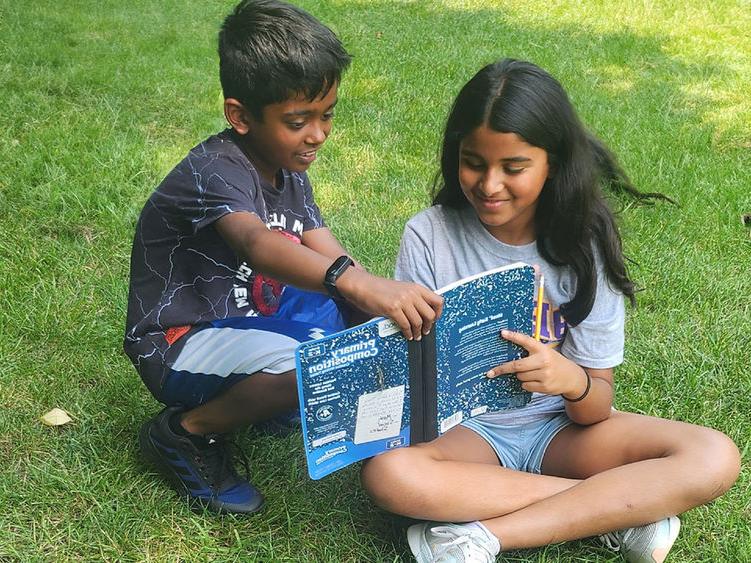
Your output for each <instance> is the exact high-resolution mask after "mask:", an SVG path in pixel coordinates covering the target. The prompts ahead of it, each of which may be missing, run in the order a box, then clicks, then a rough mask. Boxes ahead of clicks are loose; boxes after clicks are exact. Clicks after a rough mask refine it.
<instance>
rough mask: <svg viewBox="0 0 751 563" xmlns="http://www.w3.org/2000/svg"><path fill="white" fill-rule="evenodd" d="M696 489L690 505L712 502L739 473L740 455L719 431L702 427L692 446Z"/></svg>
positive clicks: (731, 442) (735, 447)
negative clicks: (692, 502)
mask: <svg viewBox="0 0 751 563" xmlns="http://www.w3.org/2000/svg"><path fill="white" fill-rule="evenodd" d="M694 446H695V447H694V448H693V451H694V459H695V462H694V467H693V468H692V470H693V472H694V474H695V476H696V483H697V485H696V487H695V489H694V494H695V496H696V498H694V499H693V501H694V504H696V505H699V504H704V503H707V502H709V501H711V500H714V499H716V498H717V497H719V496H720V495H722V494H723V493H725V491H727V490H728V489H729V488H730V487H732V486H733V483H735V481H736V479H737V478H738V475H739V474H740V470H741V455H740V452H739V451H738V447H737V446H736V445H735V443H734V442H733V441H732V440H731V439H730V438H729V437H728V436H726V435H725V434H723V433H722V432H718V431H717V430H712V429H710V428H703V429H702V432H701V434H700V436H698V437H697V441H696V443H695V444H694Z"/></svg>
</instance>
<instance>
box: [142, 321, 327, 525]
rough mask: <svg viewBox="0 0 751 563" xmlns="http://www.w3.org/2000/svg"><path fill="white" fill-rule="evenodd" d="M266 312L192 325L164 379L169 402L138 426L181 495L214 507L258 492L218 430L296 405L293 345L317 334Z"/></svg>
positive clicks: (223, 508)
mask: <svg viewBox="0 0 751 563" xmlns="http://www.w3.org/2000/svg"><path fill="white" fill-rule="evenodd" d="M320 332H321V329H319V328H318V327H315V326H313V325H310V324H307V323H300V322H294V321H289V320H280V319H269V318H237V319H225V320H223V321H215V322H213V323H210V324H209V325H207V326H206V327H202V328H201V329H199V330H196V331H194V332H193V333H191V334H190V335H189V336H186V340H185V341H184V342H183V343H181V344H182V348H181V349H180V351H179V354H177V357H176V358H175V359H174V361H173V362H172V363H171V368H170V369H169V373H168V375H167V377H166V378H164V379H163V380H162V382H161V383H162V385H161V388H160V389H159V391H160V395H159V396H158V398H159V399H160V400H161V401H162V402H164V403H166V404H168V405H174V406H171V407H168V408H167V409H165V410H163V411H162V412H161V413H159V414H158V415H157V416H156V417H154V418H153V419H152V420H151V421H149V422H147V423H146V424H145V425H144V427H143V428H142V430H141V434H140V442H141V448H142V450H143V451H144V452H145V454H146V456H147V457H148V458H150V459H151V460H152V461H153V462H154V463H155V465H157V466H158V467H159V468H160V470H162V471H163V472H164V473H165V474H166V475H167V476H168V477H169V478H170V479H171V480H172V481H173V482H174V483H175V485H176V488H177V489H178V491H179V492H181V493H182V494H184V495H186V496H188V497H189V498H191V499H192V500H193V501H195V502H198V503H200V504H201V505H203V506H207V507H209V508H211V509H213V510H217V511H220V512H232V513H250V512H254V511H256V510H258V509H259V508H260V507H261V504H262V502H263V497H262V495H261V494H260V492H259V491H258V490H257V489H256V488H255V487H254V486H253V485H252V484H251V483H250V482H248V481H247V480H246V479H243V478H242V477H240V476H239V475H237V473H236V472H235V470H234V467H233V464H232V459H231V452H230V450H229V447H228V445H227V444H226V441H225V440H224V438H223V437H222V435H223V434H225V433H227V432H229V431H232V430H235V429H238V428H240V427H243V426H246V425H247V424H250V423H254V422H259V421H262V420H267V419H269V418H271V417H274V416H275V415H277V414H279V413H283V412H288V411H290V410H291V409H292V408H293V407H294V406H295V405H296V404H297V392H296V380H295V374H294V371H293V370H292V368H294V351H295V348H296V347H297V345H298V344H299V342H300V341H303V340H307V339H309V338H310V334H311V333H316V334H320Z"/></svg>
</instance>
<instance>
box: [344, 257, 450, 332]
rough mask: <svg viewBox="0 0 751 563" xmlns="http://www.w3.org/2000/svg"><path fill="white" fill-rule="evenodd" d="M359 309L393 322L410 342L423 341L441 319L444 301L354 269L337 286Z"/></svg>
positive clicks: (412, 286)
mask: <svg viewBox="0 0 751 563" xmlns="http://www.w3.org/2000/svg"><path fill="white" fill-rule="evenodd" d="M336 287H337V289H338V290H339V292H340V293H341V294H342V296H344V298H345V299H346V300H347V301H349V302H350V303H352V304H353V305H354V306H355V307H357V308H359V309H361V310H363V311H365V312H367V313H371V314H373V315H383V316H386V317H389V318H390V319H391V320H393V321H394V322H395V323H396V324H397V325H399V328H400V329H401V331H402V334H404V337H405V338H406V339H407V340H412V339H415V340H420V339H421V338H422V335H424V334H428V333H429V332H430V331H431V329H432V328H433V324H434V323H435V321H436V320H437V319H438V317H440V316H441V310H442V309H443V297H441V296H440V295H438V294H437V293H433V292H432V291H430V290H429V289H427V288H425V287H423V286H421V285H418V284H416V283H409V282H401V281H395V280H389V279H386V278H381V277H378V276H374V275H372V274H369V273H368V272H366V271H365V270H357V269H355V268H350V269H349V270H348V271H347V272H345V273H344V274H342V275H341V276H340V277H339V279H338V280H337V282H336Z"/></svg>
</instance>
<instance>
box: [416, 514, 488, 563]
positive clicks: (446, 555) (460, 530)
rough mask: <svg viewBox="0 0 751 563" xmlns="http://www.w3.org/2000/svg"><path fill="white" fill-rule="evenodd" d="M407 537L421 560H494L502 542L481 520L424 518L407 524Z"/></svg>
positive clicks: (427, 562)
mask: <svg viewBox="0 0 751 563" xmlns="http://www.w3.org/2000/svg"><path fill="white" fill-rule="evenodd" d="M407 541H408V542H409V548H410V549H411V550H412V554H413V555H414V556H415V559H416V560H417V563H432V562H438V561H440V562H441V563H454V562H456V563H470V562H472V563H493V562H494V561H495V556H496V555H498V553H500V551H501V544H500V542H499V541H498V539H497V538H496V537H495V536H494V535H493V534H491V533H490V532H489V531H488V529H487V528H486V527H485V526H483V525H482V524H480V523H479V522H469V523H467V524H450V523H442V522H422V523H420V524H415V525H414V526H410V527H409V528H407Z"/></svg>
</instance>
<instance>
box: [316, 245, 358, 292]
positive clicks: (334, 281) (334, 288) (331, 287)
mask: <svg viewBox="0 0 751 563" xmlns="http://www.w3.org/2000/svg"><path fill="white" fill-rule="evenodd" d="M354 265H355V263H354V261H353V260H352V258H350V257H349V256H347V255H346V254H345V255H343V256H340V257H339V258H337V259H336V260H334V262H333V263H332V264H331V266H329V268H328V269H327V270H326V274H325V276H324V278H323V287H324V288H325V289H326V292H327V293H328V294H329V296H330V297H332V298H334V299H344V296H343V295H342V294H341V292H340V291H339V288H338V282H339V278H340V277H341V276H342V275H344V273H345V272H346V271H347V270H349V269H350V268H351V267H352V266H354Z"/></svg>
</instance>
